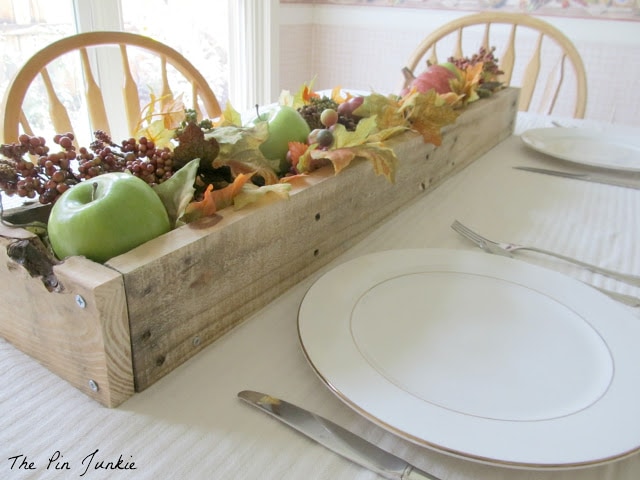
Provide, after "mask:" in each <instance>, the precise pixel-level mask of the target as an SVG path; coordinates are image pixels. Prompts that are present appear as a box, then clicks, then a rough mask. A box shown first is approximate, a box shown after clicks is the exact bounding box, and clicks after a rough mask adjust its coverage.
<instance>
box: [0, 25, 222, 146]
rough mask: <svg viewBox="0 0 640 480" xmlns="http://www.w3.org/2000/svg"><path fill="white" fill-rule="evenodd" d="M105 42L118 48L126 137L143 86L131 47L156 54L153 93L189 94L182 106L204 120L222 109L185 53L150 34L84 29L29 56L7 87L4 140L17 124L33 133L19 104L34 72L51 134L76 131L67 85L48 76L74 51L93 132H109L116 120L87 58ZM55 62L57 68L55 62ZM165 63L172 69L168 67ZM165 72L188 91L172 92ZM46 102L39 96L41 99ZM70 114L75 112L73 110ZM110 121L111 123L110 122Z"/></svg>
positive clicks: (136, 114) (68, 61) (15, 135)
mask: <svg viewBox="0 0 640 480" xmlns="http://www.w3.org/2000/svg"><path fill="white" fill-rule="evenodd" d="M109 45H111V46H112V47H111V50H115V49H118V48H119V51H120V58H121V64H122V72H123V76H124V78H123V86H122V95H123V101H124V109H123V108H122V107H121V108H120V113H122V111H123V110H124V112H125V115H126V120H125V119H122V118H121V119H120V120H119V122H121V124H123V123H124V124H126V125H127V130H128V135H129V136H130V135H133V134H134V131H135V127H136V125H137V123H138V121H139V119H140V114H141V109H142V107H143V105H141V100H140V95H139V91H138V90H139V86H142V85H143V84H144V85H146V83H145V81H144V80H140V81H139V85H136V82H135V80H134V76H133V74H132V70H134V71H135V70H136V67H137V65H136V64H135V63H133V62H132V64H130V61H129V53H130V51H131V49H132V47H135V48H137V49H141V51H142V50H143V51H144V52H148V53H149V55H153V57H154V58H155V57H157V59H156V60H157V75H156V78H155V80H159V79H160V80H161V85H160V87H159V90H161V91H156V92H154V94H155V95H156V97H163V96H165V95H167V94H172V93H175V94H176V95H177V94H180V93H184V94H185V96H186V94H190V95H191V97H192V99H193V104H192V105H186V107H187V108H193V109H195V110H196V112H197V113H198V118H203V112H202V108H201V107H200V104H202V105H203V107H204V111H205V113H206V118H215V117H217V116H219V115H220V112H221V110H220V105H219V104H218V100H217V99H216V96H215V94H214V93H213V91H212V90H211V88H210V87H209V85H208V83H207V81H206V80H205V78H204V77H203V76H202V75H201V74H200V73H199V72H198V70H197V69H196V68H195V67H194V66H193V65H192V64H191V63H190V62H189V61H188V60H187V59H186V58H185V57H184V56H182V55H181V54H180V53H179V52H177V51H176V50H174V49H173V48H171V47H169V46H167V45H165V44H162V43H160V42H158V41H156V40H153V39H151V38H148V37H144V36H142V35H137V34H133V33H126V32H88V33H80V34H77V35H72V36H70V37H66V38H63V39H61V40H59V41H56V42H54V43H52V44H50V45H48V46H47V47H45V48H43V49H42V50H40V51H38V52H37V53H36V54H35V55H33V56H32V57H31V58H30V59H29V60H28V61H27V62H26V63H25V64H24V65H23V66H22V68H21V69H20V70H19V71H18V72H17V74H16V75H15V77H14V78H13V80H12V82H11V83H10V84H9V87H8V88H7V90H6V93H5V97H4V102H3V105H4V110H3V112H2V116H1V117H0V122H1V123H0V133H1V134H2V139H3V142H5V143H8V142H13V141H16V140H17V138H18V136H19V133H20V132H19V130H20V125H21V126H22V129H23V131H24V132H25V133H28V134H30V135H33V131H32V128H31V125H30V124H29V119H28V118H27V115H25V112H24V110H23V102H24V101H25V97H26V96H27V93H28V91H29V89H30V87H31V86H32V83H34V81H35V80H36V78H37V77H38V76H40V77H41V80H42V82H43V84H44V90H45V92H46V94H45V95H43V96H44V97H45V98H46V101H47V102H48V104H49V115H50V117H51V118H50V123H51V124H52V125H53V128H54V129H55V133H65V132H75V130H74V128H73V126H72V122H71V119H70V112H69V107H68V105H67V104H69V103H73V102H69V101H64V100H68V99H69V98H70V97H69V95H68V94H67V96H65V94H64V93H63V90H64V88H65V87H68V86H69V85H59V84H56V85H55V86H54V82H53V80H52V76H53V75H50V72H49V71H50V69H54V70H60V69H61V68H62V69H63V70H64V71H67V70H68V68H67V67H68V65H70V64H71V63H72V61H75V62H76V64H77V61H78V60H77V58H78V57H77V56H78V55H79V63H80V65H81V71H80V72H79V75H82V76H84V82H85V85H86V91H85V93H84V97H85V101H86V109H87V113H88V117H89V122H90V128H91V132H93V131H95V130H98V129H100V130H104V131H106V132H108V133H112V132H113V131H112V129H111V128H110V123H111V122H114V121H116V120H115V119H113V118H109V117H108V115H107V111H108V109H106V108H105V102H104V100H103V91H104V87H105V86H104V85H103V86H102V87H100V86H98V84H97V82H96V80H95V78H94V74H93V68H95V67H92V64H91V62H90V55H95V52H92V48H93V47H104V46H109ZM114 46H115V47H114ZM67 54H69V55H67ZM71 55H75V56H76V58H75V59H71V58H70V56H71ZM65 57H66V59H65ZM56 62H57V65H58V66H55V65H56ZM60 65H62V67H60ZM167 65H170V66H172V67H173V68H172V69H168V68H167ZM79 70H80V69H79ZM169 71H170V72H171V74H173V75H175V76H178V75H182V76H183V77H184V79H186V82H188V84H189V85H190V89H191V91H190V92H179V91H176V92H172V91H171V89H170V87H169V80H168V78H169ZM175 72H177V73H175ZM67 73H68V72H67ZM149 81H150V80H149ZM71 98H72V99H74V100H75V101H76V103H77V102H78V101H79V100H78V99H81V98H82V95H81V94H80V95H78V94H77V92H75V96H74V97H71ZM44 100H45V99H44V98H43V101H44ZM198 100H200V101H198ZM200 102H201V103H200ZM71 116H73V114H72V115H71ZM111 124H112V125H115V124H114V123H111ZM36 133H37V132H36ZM123 139H124V138H114V140H116V141H118V140H123ZM87 145H88V144H87Z"/></svg>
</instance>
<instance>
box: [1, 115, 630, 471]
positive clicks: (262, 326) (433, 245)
mask: <svg viewBox="0 0 640 480" xmlns="http://www.w3.org/2000/svg"><path fill="white" fill-rule="evenodd" d="M552 122H554V123H553V124H552ZM554 125H559V126H554ZM547 127H548V128H567V129H570V128H575V127H580V128H582V129H590V130H591V131H593V132H601V133H607V132H615V133H616V134H624V135H628V136H629V137H630V138H640V129H639V128H636V127H631V126H625V125H616V124H606V123H602V122H598V121H592V120H588V119H573V118H559V117H549V116H545V115H539V114H534V113H526V112H519V113H518V114H517V118H516V123H515V128H514V132H513V134H512V135H511V136H510V137H508V138H507V139H506V140H504V141H502V142H500V143H499V144H497V145H496V146H494V147H493V148H492V149H491V150H489V151H488V152H486V153H484V154H483V155H482V156H480V157H479V158H478V159H477V160H475V161H474V162H472V163H471V164H470V165H469V166H467V167H466V168H464V169H463V170H462V171H460V172H458V173H456V174H455V175H453V176H451V177H449V178H447V179H446V180H445V181H443V182H442V183H441V184H439V185H438V186H436V187H435V188H433V189H431V190H429V191H426V192H425V193H424V194H423V195H421V196H419V197H418V198H417V199H415V200H413V201H411V202H410V203H409V204H407V205H405V206H404V207H402V208H401V209H399V210H397V211H396V212H395V213H394V214H393V215H391V216H390V217H388V218H387V219H385V220H384V221H383V222H382V223H380V224H379V225H377V226H376V227H375V228H373V229H372V230H371V232H370V233H368V234H367V235H366V236H365V237H364V238H362V239H361V240H359V241H358V242H357V243H356V244H354V245H353V246H352V247H350V248H349V249H348V250H346V251H345V252H344V253H342V254H340V255H339V256H338V257H337V258H335V259H334V260H332V261H331V262H330V263H328V264H327V265H325V266H323V267H322V268H320V269H319V270H318V271H316V272H315V273H313V274H311V275H309V276H308V277H307V278H306V279H304V280H303V281H300V282H299V283H298V284H296V285H295V286H293V287H292V288H290V289H288V290H287V291H286V292H285V293H284V294H282V295H280V296H279V297H277V298H276V299H275V300H273V301H271V302H270V303H269V304H267V305H264V306H263V307H262V308H260V309H259V310H258V311H256V312H254V313H253V314H251V315H250V316H249V317H248V318H246V319H245V320H244V321H243V322H241V323H240V324H238V325H237V326H236V327H234V328H233V329H232V330H231V331H229V332H228V333H226V334H225V335H223V336H222V337H221V338H219V339H217V340H216V341H215V342H213V343H212V344H210V345H209V346H207V347H206V348H204V349H203V350H202V351H201V352H200V353H198V354H197V355H196V356H194V357H193V358H191V359H189V360H188V361H186V362H185V363H183V364H182V365H180V366H179V367H177V368H176V369H175V370H174V371H172V372H171V373H170V374H168V375H166V376H165V377H163V378H162V379H160V380H159V381H157V382H156V383H155V384H153V385H151V386H150V387H148V388H147V389H145V390H144V391H141V392H137V393H135V394H134V395H133V396H132V397H131V398H129V399H128V400H126V401H125V402H124V403H122V404H121V405H120V406H118V407H116V408H106V407H104V406H102V405H100V404H98V403H97V402H95V401H94V400H92V399H90V398H89V397H87V396H85V395H84V394H83V393H81V392H80V391H78V390H76V389H74V388H72V387H71V386H70V385H69V384H68V383H66V382H65V381H64V380H62V379H61V378H59V377H57V376H56V375H54V374H53V373H51V372H49V371H48V370H47V369H46V368H45V367H44V366H42V365H40V364H39V363H38V362H37V361H35V360H33V359H32V358H30V357H29V356H27V355H25V354H24V353H22V352H21V351H19V350H18V349H16V348H15V347H14V346H13V345H11V344H10V343H8V342H6V341H5V340H4V339H0V451H1V455H0V478H3V479H8V480H23V479H43V480H44V479H66V478H86V479H89V480H97V479H136V480H138V479H150V480H151V479H153V480H157V479H234V480H235V479H243V480H253V479H256V480H258V479H260V480H267V479H273V480H282V479H292V480H293V479H295V480H298V479H308V480H311V479H321V480H325V479H331V480H354V479H358V480H373V479H376V478H382V477H381V476H379V475H378V474H376V473H374V472H373V471H370V470H368V469H365V468H363V467H361V466H359V465H357V464H355V463H352V462H351V461H349V460H347V459H345V458H343V457H342V456H340V455H337V454H335V453H334V452H332V451H330V450H328V449H326V448H324V447H323V446H321V445H319V444H317V443H316V442H314V441H312V440H310V439H308V438H306V437H305V436H303V435H301V434H300V433H299V432H296V431H295V430H293V429H291V428H289V427H287V426H286V425H284V424H282V423H280V422H278V421H276V420H274V419H273V418H271V417H269V416H268V415H265V414H264V413H263V412H260V411H259V410H257V409H254V408H252V407H251V406H249V405H247V404H246V403H245V402H243V401H241V400H239V399H238V396H237V394H238V392H240V391H243V390H256V391H259V392H265V393H267V394H269V395H272V396H274V397H278V398H282V399H285V400H287V401H289V402H292V403H295V404H297V405H299V406H302V407H304V408H306V409H308V410H310V411H312V412H314V413H316V414H319V415H322V416H323V417H325V418H327V419H330V420H331V421H333V422H335V423H337V424H339V425H341V426H343V427H344V428H346V429H348V430H350V431H351V432H353V433H355V434H356V435H358V436H360V437H362V438H364V439H366V440H368V441H369V442H371V443H373V444H375V445H377V446H379V447H380V448H382V449H384V450H386V451H388V452H391V453H393V454H394V455H396V456H398V457H400V458H402V459H404V460H406V461H407V462H409V463H411V464H413V465H415V466H416V467H418V468H420V469H422V470H424V471H426V472H429V473H430V474H432V475H434V476H436V477H438V478H440V479H442V480H507V479H508V480H525V479H526V480H550V479H557V480H637V479H638V478H640V454H638V453H637V452H636V450H634V449H632V450H631V451H629V452H626V454H625V455H622V456H621V457H620V458H613V459H610V460H608V461H594V462H592V463H590V462H586V463H585V464H583V465H577V466H576V465H572V466H571V467H572V468H569V467H567V468H563V467H562V466H560V467H558V468H544V467H542V468H535V467H531V466H527V465H525V466H518V465H511V464H504V463H501V462H492V461H482V460H478V459H477V458H471V457H467V456H465V455H459V454H451V452H447V451H444V450H443V449H439V448H437V445H435V446H433V445H425V444H423V443H421V442H419V441H415V439H413V438H410V437H409V436H404V435H402V434H399V433H398V432H397V431H393V429H389V428H386V426H385V425H384V424H382V423H380V422H375V421H372V419H371V418H369V417H368V416H367V415H364V414H363V412H362V411H360V410H359V409H357V408H353V405H350V404H349V403H348V402H345V401H344V398H342V397H341V396H339V395H336V393H335V391H334V390H333V389H332V388H331V386H330V385H329V384H328V382H327V381H326V378H324V377H323V376H322V375H319V374H318V373H317V370H316V368H314V365H313V364H312V362H311V361H310V359H309V358H308V352H307V351H306V350H305V348H303V345H302V343H301V337H300V332H299V325H298V322H299V312H300V306H301V303H302V302H303V300H304V298H305V295H306V294H307V292H308V291H309V289H310V288H311V287H312V286H313V285H314V284H315V283H316V282H317V281H318V280H319V279H320V278H322V277H323V276H324V275H326V274H327V273H329V272H331V271H333V270H334V269H335V268H337V267H338V266H340V265H343V264H345V263H347V262H350V261H352V260H354V259H357V258H360V257H362V256H364V255H369V254H375V253H376V252H384V251H395V250H407V249H420V250H422V249H427V250H430V249H446V250H447V251H454V252H477V253H478V254H479V255H488V254H486V253H483V252H481V250H480V249H479V248H478V247H477V246H476V245H475V244H474V243H473V242H471V241H469V240H468V239H466V238H464V237H462V236H461V235H459V234H458V233H457V232H455V231H454V230H453V229H452V228H451V224H452V223H453V221H454V220H459V221H460V222H462V223H464V224H466V225H468V226H470V227H472V228H474V229H477V230H478V231H479V232H481V233H483V234H485V235H486V236H488V237H490V238H495V239H499V240H509V241H514V242H515V241H517V242H520V243H526V244H527V245H535V246H537V247H540V248H545V249H549V250H553V251H555V252H559V253H563V254H566V255H571V256H573V257H576V258H580V259H582V260H585V261H588V262H591V263H595V264H598V265H601V266H604V267H607V268H609V269H613V270H619V271H623V272H627V273H631V274H635V275H639V274H640V243H639V242H638V238H639V237H640V235H639V234H640V189H633V188H625V187H621V186H615V185H606V184H601V183H593V182H586V181H579V180H574V179H569V178H558V177H552V176H549V175H543V174H538V173H532V172H527V171H522V170H518V169H515V168H513V167H515V166H533V167H544V168H554V169H559V170H565V171H585V170H593V169H594V168H596V167H592V166H589V165H586V166H585V165H583V164H580V163H579V162H570V161H565V160H560V159H557V158H555V157H553V156H551V155H548V154H546V153H544V152H541V151H537V150H534V149H532V148H530V147H529V146H528V145H526V144H525V143H524V142H523V141H522V138H521V136H522V134H523V133H524V132H526V131H528V130H531V129H534V128H547ZM399 160H400V161H401V159H399ZM638 163H639V165H640V159H639V162H638ZM639 170H640V169H639ZM612 176H615V177H619V178H624V179H626V180H632V181H633V180H637V181H638V184H639V185H640V173H638V172H633V171H630V172H629V171H625V172H612ZM283 201H286V200H283ZM514 257H515V258H514V260H513V261H514V262H523V263H527V264H530V265H532V266H534V267H535V268H542V269H546V270H551V271H553V272H555V273H554V274H558V275H562V276H563V277H564V276H566V277H571V279H572V280H575V281H576V282H586V283H588V284H590V285H593V286H594V287H597V288H603V289H607V290H609V291H612V292H617V293H620V294H624V295H627V296H631V297H640V287H639V286H635V285H631V284H627V283H625V282H621V281H619V280H616V279H614V278H610V277H608V276H604V275H600V274H597V273H594V272H592V271H590V270H588V269H586V268H583V267H580V266H578V265H575V264H572V263H568V262H565V261H563V260H561V259H558V258H554V257H549V256H545V255H540V254H536V253H532V252H522V253H520V252H518V253H516V254H515V255H514ZM283 261H286V259H283ZM0 288H1V287H0ZM585 292H586V294H585V295H587V296H588V295H595V296H602V295H603V294H602V293H600V292H598V291H597V290H596V289H595V288H594V289H588V291H585ZM459 294H460V296H461V298H460V299H459V300H460V302H464V301H465V298H464V292H460V293H459ZM607 298H608V297H607ZM326 301H327V302H331V301H332V299H330V298H328V299H326ZM607 301H609V300H607ZM610 302H611V303H612V311H613V312H620V314H621V315H624V316H626V317H635V320H637V322H640V308H638V307H634V306H632V305H627V304H623V303H620V302H618V301H616V300H610ZM613 304H615V307H614V305H613ZM523 308H524V307H523ZM1 309H2V307H1V306H0V311H1ZM426 310H427V311H425V315H426V316H428V315H429V312H428V308H427V309H426ZM627 320H628V319H627ZM0 321H2V320H0ZM606 321H607V322H611V323H614V322H616V321H617V318H616V315H612V316H611V318H607V319H606ZM631 341H633V342H636V343H637V344H639V345H640V338H635V339H631ZM345 368H347V366H345ZM432 368H434V369H436V370H437V368H438V365H435V366H432ZM585 368H586V367H585ZM637 372H638V369H636V373H635V375H636V377H637V378H638V380H639V381H638V382H636V383H635V386H633V385H632V386H631V387H630V388H631V390H632V391H633V390H635V394H636V397H640V394H639V392H640V375H639V374H638V373H637ZM391 407H393V406H391ZM628 420H629V423H630V424H631V425H637V424H638V421H639V419H638V418H629V419H628ZM452 428H453V427H452ZM458 434H459V435H465V432H464V431H460V432H458ZM491 434H492V432H487V435H491ZM614 436H615V435H613V436H609V438H600V439H599V441H600V442H602V444H607V442H610V441H611V440H612V438H613V437H614ZM638 438H639V439H640V434H638ZM550 440H551V439H550ZM482 441H483V439H482V438H479V439H478V442H482ZM576 441H579V438H576ZM637 447H638V448H640V440H639V443H638V445H637ZM559 448H562V446H561V447H559Z"/></svg>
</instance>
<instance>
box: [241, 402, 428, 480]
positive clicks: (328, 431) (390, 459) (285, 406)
mask: <svg viewBox="0 0 640 480" xmlns="http://www.w3.org/2000/svg"><path fill="white" fill-rule="evenodd" d="M238 398H240V399H241V400H244V401H245V402H247V403H249V404H250V405H252V406H254V407H257V408H258V409H260V410H262V411H263V412H266V413H268V414H269V415H271V416H272V417H275V418H277V419H278V420H280V421H281V422H283V423H285V424H286V425H289V426H290V427H292V428H293V429H295V430H298V431H299V432H301V433H303V434H305V435H306V436H307V437H309V438H311V439H313V440H315V441H316V442H318V443H319V444H320V445H322V446H324V447H326V448H328V449H329V450H331V451H333V452H335V453H337V454H339V455H341V456H343V457H345V458H347V459H348V460H351V461H352V462H354V463H357V464H358V465H360V466H362V467H364V468H367V469H369V470H371V471H373V472H376V473H377V474H379V475H382V476H383V477H384V478H389V479H392V480H440V479H439V478H438V477H434V476H433V475H431V474H429V473H426V472H423V471H422V470H420V469H418V468H416V467H414V466H413V465H411V464H409V463H407V462H405V461H404V460H402V459H401V458H399V457H396V456H395V455H393V454H391V453H389V452H387V451H386V450H383V449H381V448H380V447H378V446H377V445H374V444H373V443H370V442H368V441H367V440H365V439H364V438H361V437H359V436H357V435H356V434H354V433H352V432H350V431H349V430H347V429H345V428H343V427H341V426H340V425H337V424H335V423H333V422H332V421H330V420H327V419H326V418H323V417H321V416H320V415H316V414H315V413H311V412H309V411H307V410H305V409H303V408H301V407H298V406H296V405H293V404H291V403H289V402H285V401H284V400H280V399H279V398H275V397H272V396H270V395H267V394H265V393H260V392H254V391H251V390H244V391H242V392H240V393H238Z"/></svg>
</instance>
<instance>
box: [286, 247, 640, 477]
mask: <svg viewBox="0 0 640 480" xmlns="http://www.w3.org/2000/svg"><path fill="white" fill-rule="evenodd" d="M298 333H299V336H300V341H301V344H302V347H303V350H304V353H305V355H306V356H307V359H308V360H309V363H310V364H311V366H312V367H313V369H314V370H315V371H316V373H317V374H318V375H319V376H320V378H321V379H322V380H323V381H324V382H325V383H326V384H327V385H328V386H329V388H330V389H331V390H332V391H333V392H334V393H335V394H336V395H337V396H338V397H339V398H340V399H341V400H343V401H344V402H345V403H346V404H348V405H349V406H351V407H352V408H353V409H355V410H356V411H357V412H359V413H360V414H362V415H364V416H365V417H366V418H368V419H370V420H371V421H373V422H375V423H377V424H378V425H380V426H382V427H383V428H385V429H387V430H389V431H391V432H394V433H395V434H397V435H399V436H401V437H403V438H406V439H408V440H410V441H412V442H415V443H417V444H419V445H422V446H425V447H429V448H433V449H436V450H438V451H441V452H444V453H448V454H452V455H455V456H460V457H464V458H467V459H472V460H477V461H481V462H485V463H491V464H500V465H506V466H512V467H522V468H543V469H544V468H547V469H560V468H569V467H579V466H585V465H593V464H596V463H602V462H607V461H611V460H614V459H618V458H622V457H624V456H626V455H629V454H631V453H633V452H635V451H637V450H639V449H640V348H638V341H639V340H640V321H638V319H637V318H635V317H634V316H633V315H632V314H631V313H630V312H629V310H627V309H626V307H623V306H621V305H619V304H617V303H615V302H614V301H613V300H611V299H610V298H608V297H606V296H605V295H603V294H601V293H600V292H598V291H596V290H595V289H593V288H591V287H589V286H587V285H585V284H583V283H581V282H578V281H577V280H574V279H572V278H570V277H568V276H565V275H562V274H560V273H557V272H553V271H550V270H547V269H544V268H541V267H537V266H534V265H531V264H528V263H526V262H523V261H518V260H514V259H510V258H505V257H499V256H495V255H487V254H485V253H476V252H468V251H462V250H446V249H418V250H392V251H385V252H379V253H374V254H370V255H365V256H362V257H360V258H357V259H354V260H351V261H348V262H346V263H344V264H342V265H340V266H338V267H336V268H334V269H332V270H330V271H329V272H328V273H326V274H324V275H323V276H321V277H320V278H319V279H318V280H317V281H316V282H315V283H314V284H313V285H312V287H311V288H310V289H309V291H308V292H307V294H306V295H305V298H304V300H303V301H302V304H301V306H300V311H299V318H298Z"/></svg>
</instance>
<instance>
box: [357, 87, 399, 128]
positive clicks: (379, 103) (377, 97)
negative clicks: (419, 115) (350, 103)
mask: <svg viewBox="0 0 640 480" xmlns="http://www.w3.org/2000/svg"><path fill="white" fill-rule="evenodd" d="M358 115H360V116H364V117H372V116H375V117H376V125H377V127H378V129H380V130H385V129H388V128H393V127H406V126H408V124H407V120H406V118H405V116H404V114H403V112H402V111H401V110H400V101H399V99H398V97H395V96H391V95H390V96H384V95H381V94H379V93H372V94H371V95H367V96H366V97H364V101H363V102H362V105H360V107H358Z"/></svg>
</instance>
